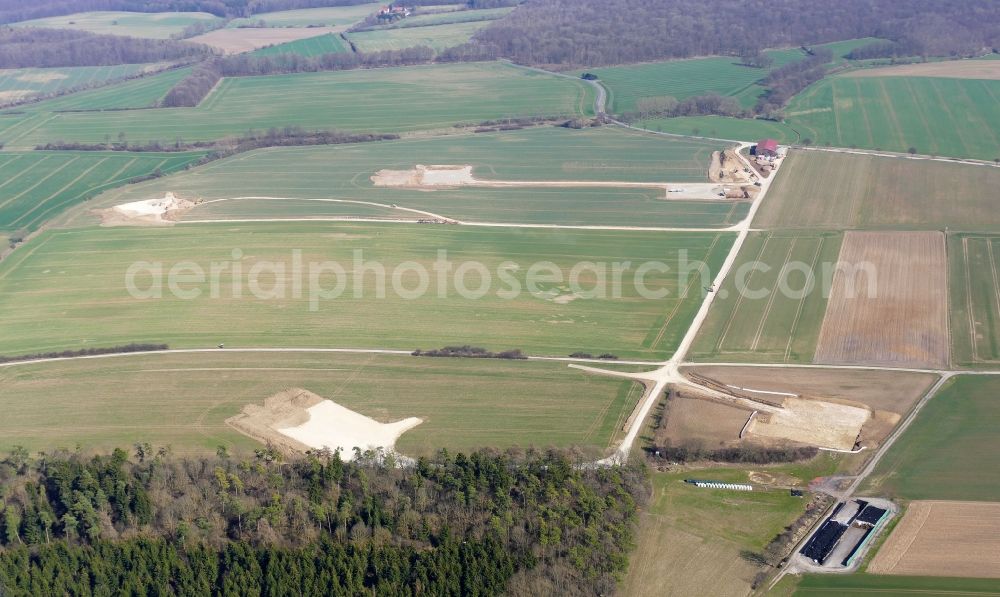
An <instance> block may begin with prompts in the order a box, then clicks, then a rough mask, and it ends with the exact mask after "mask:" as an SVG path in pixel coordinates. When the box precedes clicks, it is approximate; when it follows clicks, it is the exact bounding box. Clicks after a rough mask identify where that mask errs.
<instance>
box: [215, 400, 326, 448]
mask: <svg viewBox="0 0 1000 597" xmlns="http://www.w3.org/2000/svg"><path fill="white" fill-rule="evenodd" d="M322 401H323V398H322V397H321V396H317V395H316V394H313V393H312V392H310V391H308V390H303V389H300V388H291V389H288V390H285V391H283V392H279V393H277V394H275V395H274V396H271V397H269V398H267V399H266V400H264V404H263V405H259V404H248V405H246V406H244V407H243V410H242V411H240V414H238V415H236V416H233V417H230V418H228V419H226V424H227V425H230V426H231V427H233V428H235V429H236V430H237V431H239V432H241V433H244V434H246V435H248V436H250V437H252V438H254V439H255V440H257V441H259V442H263V443H265V444H271V445H273V446H275V447H277V448H279V449H281V450H283V451H285V452H305V451H307V450H310V449H311V447H310V446H308V445H306V444H304V443H302V442H300V441H298V440H296V439H293V438H291V437H288V436H286V435H283V434H282V433H280V432H278V429H281V428H284V427H291V426H296V425H302V424H303V423H305V422H307V421H308V420H309V411H308V409H309V408H310V407H312V406H315V405H317V404H319V403H320V402H322Z"/></svg>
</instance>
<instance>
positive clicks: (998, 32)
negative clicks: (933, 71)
mask: <svg viewBox="0 0 1000 597" xmlns="http://www.w3.org/2000/svg"><path fill="white" fill-rule="evenodd" d="M870 36H872V37H883V38H888V39H892V40H895V41H906V42H907V43H913V44H915V47H916V48H917V49H918V50H919V53H923V54H927V55H961V54H966V53H971V52H976V51H979V50H981V49H983V48H991V47H996V46H998V45H1000V41H998V40H1000V21H998V20H997V18H996V2H995V0H968V1H966V2H941V1H940V0H912V1H910V2H897V1H895V0H841V1H840V2H815V1H812V0H768V1H767V2H751V3H747V2H745V1H743V0H716V1H714V2H702V3H698V2H687V1H684V0H658V1H656V2H649V1H647V0H533V1H532V2H528V3H525V4H523V5H521V6H520V7H518V8H517V9H516V10H515V11H514V12H512V13H511V14H510V15H508V16H507V17H505V18H503V19H500V20H497V21H493V22H491V23H490V25H489V26H487V27H486V28H484V29H483V30H481V31H479V32H478V33H477V34H476V35H475V36H474V40H475V41H476V42H477V43H480V44H483V45H487V46H492V47H494V48H495V49H496V51H497V52H498V53H499V54H500V55H502V56H504V57H507V58H510V59H512V60H514V61H516V62H520V63H526V64H536V65H558V66H563V67H567V66H575V65H578V66H597V65H606V64H624V63H631V62H641V61H646V60H660V59H664V58H684V57H691V56H707V55H734V56H754V55H756V53H757V52H758V51H759V50H761V49H764V48H774V47H785V46H797V45H803V44H805V45H814V44H819V43H823V42H831V41H838V40H843V39H853V38H862V37H870Z"/></svg>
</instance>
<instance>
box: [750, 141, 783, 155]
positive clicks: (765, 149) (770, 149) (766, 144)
mask: <svg viewBox="0 0 1000 597" xmlns="http://www.w3.org/2000/svg"><path fill="white" fill-rule="evenodd" d="M754 155H759V156H765V157H773V156H776V155H778V142H777V141H775V140H774V139H761V140H760V141H757V147H756V148H755V149H754Z"/></svg>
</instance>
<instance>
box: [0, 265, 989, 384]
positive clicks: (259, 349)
mask: <svg viewBox="0 0 1000 597" xmlns="http://www.w3.org/2000/svg"><path fill="white" fill-rule="evenodd" d="M39 246H40V245H39ZM36 248H37V247H36ZM28 256H30V253H25V257H24V258H27V257H28ZM3 276H4V273H3V272H0V279H2V278H3ZM281 352H287V353H316V354H324V353H325V354H383V355H390V356H392V355H395V356H406V357H412V358H415V359H416V358H424V359H433V357H416V356H413V351H412V350H403V349H393V348H307V347H285V346H282V347H266V346H253V347H246V348H168V349H165V350H141V351H135V352H112V353H107V354H91V355H77V356H69V357H46V358H41V359H28V360H20V361H9V362H6V363H0V369H3V368H7V367H16V366H19V365H33V364H34V365H37V364H45V363H57V362H63V361H78V360H79V361H83V360H93V359H111V358H119V357H130V356H150V355H171V354H201V353H218V354H225V353H237V354H239V353H262V354H267V353H281ZM486 360H489V359H486ZM496 360H502V361H503V362H505V363H508V362H516V363H525V362H534V363H539V362H551V363H593V364H601V365H611V366H614V365H636V366H643V367H646V366H656V365H658V364H659V362H658V361H640V360H631V359H630V360H625V359H620V360H607V359H594V358H591V359H584V358H574V357H556V356H529V357H527V358H525V359H496ZM622 373H625V374H627V375H631V374H630V373H627V372H622ZM997 373H998V374H1000V371H997Z"/></svg>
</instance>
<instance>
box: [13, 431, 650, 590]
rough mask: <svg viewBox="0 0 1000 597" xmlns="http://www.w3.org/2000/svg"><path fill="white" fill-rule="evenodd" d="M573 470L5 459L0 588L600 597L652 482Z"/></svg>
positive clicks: (574, 461)
mask: <svg viewBox="0 0 1000 597" xmlns="http://www.w3.org/2000/svg"><path fill="white" fill-rule="evenodd" d="M579 460H580V457H577V456H576V455H574V454H573V453H570V452H557V451H549V452H545V453H542V452H536V451H528V452H519V451H516V450H511V451H508V452H506V453H499V452H491V451H480V452H476V453H473V454H471V455H464V454H457V455H454V456H453V455H450V454H448V453H447V452H446V451H442V452H440V453H439V454H438V455H437V456H436V457H434V458H431V459H427V458H422V459H420V460H419V461H417V462H416V463H415V464H414V465H413V466H406V467H402V466H399V463H398V461H397V460H396V459H395V457H393V456H391V455H384V454H381V453H380V452H368V453H364V454H362V453H361V452H360V451H357V452H356V454H355V460H354V461H353V462H350V463H348V462H344V461H342V460H341V459H340V457H339V454H331V453H328V452H325V453H317V454H311V455H308V456H306V457H302V458H297V459H292V460H288V461H286V460H284V459H283V458H282V456H281V454H280V453H278V452H276V451H274V450H271V449H265V448H262V449H259V450H257V451H256V453H255V455H253V456H252V457H249V458H237V457H234V456H231V455H229V454H228V453H227V452H226V450H225V449H222V448H220V450H219V452H218V456H217V457H216V458H204V459H198V460H184V459H179V458H174V457H172V456H171V455H170V453H169V450H167V449H163V448H161V449H159V450H154V449H153V448H152V447H151V446H149V445H148V444H140V445H136V446H135V457H134V458H131V459H130V458H129V456H128V455H127V454H126V453H125V452H124V451H123V450H116V451H115V452H114V453H113V454H110V455H103V456H94V457H90V458H88V457H84V456H82V455H80V454H78V453H65V452H54V453H51V454H42V455H40V456H39V457H38V458H37V459H32V458H30V457H29V455H28V453H27V452H26V451H25V450H22V449H15V450H14V451H13V452H12V453H11V455H10V456H9V457H8V458H6V459H4V460H3V461H0V486H2V487H3V489H4V491H3V494H2V496H3V497H2V500H0V512H2V517H0V545H2V546H3V548H2V549H0V592H3V590H4V589H7V590H9V591H11V592H21V591H30V592H35V593H43V594H80V593H87V592H89V591H90V590H93V589H94V588H96V587H98V586H101V585H103V586H104V587H105V588H107V587H120V588H122V589H123V590H126V591H127V588H129V587H132V588H146V589H149V590H151V589H152V588H153V587H157V588H159V589H161V590H163V591H164V592H169V591H171V590H172V591H177V592H183V591H192V592H195V593H199V594H208V593H220V592H230V594H233V593H238V594H241V595H251V594H265V593H266V594H272V595H277V594H289V593H290V592H295V591H294V590H292V588H293V587H299V588H303V589H308V588H309V587H313V588H316V590H315V591H314V592H315V593H323V594H352V595H353V594H359V593H364V592H372V591H374V593H375V594H379V595H397V594H412V593H414V592H420V593H425V594H447V595H460V594H461V595H494V594H499V593H501V592H503V591H504V590H505V589H506V590H509V591H510V592H511V593H514V594H561V595H599V594H609V593H611V592H612V591H613V590H614V582H615V577H616V575H618V574H620V573H622V572H623V571H624V570H625V567H626V564H627V555H626V554H627V549H628V548H629V546H630V543H631V541H632V536H633V532H634V526H635V520H636V509H637V506H638V505H639V504H642V503H643V502H644V501H645V499H646V495H647V492H648V488H647V485H646V475H645V471H644V469H643V468H641V467H639V466H625V467H615V468H601V469H590V468H588V469H583V468H581V467H579V466H578V465H579V464H580V462H578V461H579ZM320 587H322V589H320ZM182 589H183V591H182ZM141 592H145V591H141Z"/></svg>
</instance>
